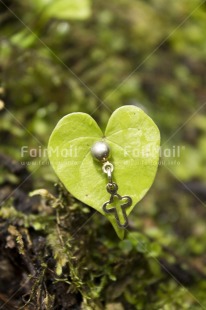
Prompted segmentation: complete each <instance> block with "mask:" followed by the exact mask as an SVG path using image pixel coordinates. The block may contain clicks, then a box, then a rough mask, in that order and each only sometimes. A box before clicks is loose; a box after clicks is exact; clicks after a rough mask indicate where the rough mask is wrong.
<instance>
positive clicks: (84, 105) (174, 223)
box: [0, 0, 206, 310]
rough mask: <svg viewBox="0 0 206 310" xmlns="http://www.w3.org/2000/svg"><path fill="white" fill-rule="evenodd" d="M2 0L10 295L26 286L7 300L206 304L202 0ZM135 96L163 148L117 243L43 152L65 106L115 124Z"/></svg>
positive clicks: (122, 305) (1, 182)
mask: <svg viewBox="0 0 206 310" xmlns="http://www.w3.org/2000/svg"><path fill="white" fill-rule="evenodd" d="M0 7H1V10H0V36H1V39H0V40H1V41H0V68H1V80H2V82H1V88H0V94H1V98H2V99H1V101H0V108H1V111H0V118H1V121H0V142H1V149H0V155H1V164H0V166H1V168H0V169H1V174H0V198H1V199H2V201H3V202H2V203H1V209H0V217H1V221H0V225H1V231H2V232H3V233H2V234H1V252H0V253H1V254H0V260H1V262H6V263H5V264H6V265H3V266H6V267H5V268H4V269H2V268H3V267H0V269H1V273H0V274H1V276H0V277H1V278H2V281H4V287H3V286H2V287H1V285H0V293H1V294H2V296H3V297H2V296H1V299H0V300H4V301H1V302H2V304H3V302H5V299H6V300H8V299H9V298H10V296H12V295H13V294H14V292H16V291H17V289H18V288H19V283H21V289H20V291H19V292H18V293H17V294H16V295H15V296H14V297H13V298H12V299H11V301H10V302H11V303H12V304H13V305H15V306H16V307H17V308H18V307H19V306H20V305H23V301H22V296H23V295H25V294H26V296H27V299H26V300H29V301H28V305H27V307H28V309H33V308H32V307H33V306H32V302H33V303H34V304H35V307H39V308H38V309H40V305H43V306H44V307H45V309H80V307H82V309H109V310H110V309H111V310H112V309H114V310H122V309H126V310H127V309H128V310H130V309H131V310H133V309H138V310H139V309H149V310H150V309H165V310H167V309H204V308H206V297H205V288H206V280H205V278H206V267H205V258H206V256H205V250H206V241H205V240H206V225H205V214H206V211H205V206H206V205H205V201H206V139H205V138H206V115H205V111H206V108H205V107H206V88H205V84H206V75H205V70H206V40H205V38H206V5H205V2H204V1H202V2H201V1H198V0H191V1H186V0H180V1H179V0H178V1H177V0H174V1H170V2H169V3H168V2H167V1H163V0H155V1H154V0H148V1H139V0H138V1H135V0H118V1H117V0H111V1H108V2H106V1H100V0H96V1H93V2H92V1H89V0H87V1H86V0H82V1H80V0H79V1H75V2H74V1H70V0H67V1H66V0H60V1H52V0H47V1H46V0H38V1H31V0H28V1H20V0H19V1H18V0H17V1H15V2H13V1H1V0H0ZM128 104H130V105H131V104H133V105H135V106H138V107H140V108H142V109H144V110H145V112H146V113H147V114H148V115H149V116H150V117H151V118H152V119H153V120H154V122H155V123H156V124H157V126H158V127H159V129H160V132H161V137H162V154H161V157H160V165H159V169H158V173H157V176H156V179H155V182H154V184H153V186H152V188H151V190H150V191H149V193H148V194H147V196H146V197H145V198H144V199H143V200H142V201H141V202H140V203H139V204H138V206H137V207H136V208H135V209H134V210H133V212H132V214H131V215H130V226H129V229H128V230H129V231H130V232H127V236H126V238H125V240H124V241H119V240H118V238H117V237H116V235H115V233H114V232H113V229H112V227H111V225H110V224H108V222H107V221H106V220H105V219H104V218H103V217H102V215H100V214H97V213H96V214H93V213H92V212H93V211H91V209H90V208H88V207H87V206H85V205H82V204H81V203H79V202H78V201H76V200H75V199H74V198H73V197H71V196H70V195H69V194H68V193H67V192H66V191H65V190H64V188H63V187H62V186H61V185H56V186H54V184H55V183H56V182H58V180H57V178H56V176H55V174H54V172H53V170H52V168H51V167H50V166H49V165H48V163H47V157H46V154H45V156H41V154H40V153H41V152H43V150H44V149H45V148H46V146H47V143H48V139H49V136H50V134H51V132H52V130H53V128H54V127H55V125H56V123H57V122H58V121H59V119H60V118H61V117H63V116H64V115H66V114H68V113H71V112H86V113H89V114H90V115H92V117H93V118H94V119H95V120H96V121H97V122H98V124H99V125H100V127H101V128H102V130H104V129H105V127H106V124H107V121H108V119H109V117H110V115H111V113H112V112H113V111H114V110H115V109H116V108H118V107H120V106H122V105H128ZM3 105H4V108H3ZM24 146H26V149H25V150H27V151H25V152H23V153H22V147H24ZM27 147H28V149H27ZM31 150H32V152H33V153H32V152H31ZM168 150H169V151H168ZM171 150H173V152H172V151H171ZM174 150H176V152H174ZM177 150H179V151H177ZM35 151H36V152H37V154H38V155H39V156H38V157H37V158H36V157H35V156H34V157H32V154H35ZM168 152H170V155H171V156H168ZM5 158H6V159H8V162H9V164H8V163H7V164H5V161H6V160H5ZM12 160H15V161H17V162H18V163H19V165H20V166H21V167H23V166H24V167H26V168H25V169H27V174H26V177H25V176H24V175H23V176H22V175H20V174H18V172H16V171H14V170H15V169H13V170H12V168H11V166H12ZM13 163H14V162H13ZM20 166H18V167H20ZM19 169H20V170H21V169H23V168H19ZM29 173H32V174H31V175H30V176H29ZM22 182H23V184H22ZM137 182H141V180H138V176H137ZM17 187H18V190H16V188H17ZM38 189H41V191H37V192H34V193H33V196H32V197H30V198H29V193H30V192H32V191H35V190H38ZM34 194H39V195H38V196H36V195H34ZM52 195H54V196H52ZM22 197H23V198H22ZM8 198H9V199H8ZM37 198H38V202H37V201H36V200H37ZM18 199H19V200H18ZM19 201H20V203H19ZM26 203H29V206H27V205H26ZM91 216H92V218H90V217H91ZM14 228H15V229H16V230H15V229H14ZM25 231H26V233H25ZM25 235H26V236H27V237H25ZM8 238H10V239H12V238H13V239H12V240H13V242H14V244H13V247H12V246H11V244H10V246H8ZM29 238H30V239H31V240H30V241H31V244H30V246H29V241H28V240H29ZM39 238H42V239H41V240H42V241H41V242H42V244H43V245H45V247H43V248H42V249H37V248H36V246H37V245H36V244H37V243H39V242H37V240H39ZM10 239H9V240H10ZM22 251H23V252H24V254H23V252H22ZM32 251H33V252H32ZM45 251H46V252H45ZM19 252H20V253H19ZM31 252H32V253H33V254H31ZM11 257H13V259H11ZM48 257H50V258H51V260H52V261H53V264H51V266H50V265H49V263H48ZM15 262H16V263H15ZM25 264H26V266H27V268H26V271H23V269H21V268H22V267H21V266H23V265H25ZM1 265H2V264H1ZM18 266H20V267H18ZM28 266H30V267H31V266H36V267H35V268H36V269H35V268H34V269H35V270H33V268H32V267H31V268H30V269H29V267H28ZM18 268H20V269H19V270H20V272H19V273H18V272H17V269H18ZM2 270H6V271H5V273H3V272H2ZM11 270H13V271H12V272H11ZM49 270H52V272H51V271H49ZM62 270H63V274H62ZM17 273H18V277H17ZM30 274H31V275H32V277H33V278H32V279H33V280H30V282H29V284H27V285H25V284H24V283H23V282H22V281H23V279H25V278H27V277H28V275H30ZM15 279H16V280H15ZM35 279H36V280H35ZM48 281H50V282H49V283H50V285H49V284H48ZM2 283H3V282H2ZM51 283H52V284H51ZM7 287H9V289H7ZM40 291H41V294H42V295H41V298H40V297H38V296H39V295H38V292H40ZM59 292H60V293H59ZM28 296H29V297H28ZM72 300H73V301H72ZM72 302H73V303H72ZM0 306H1V304H0ZM55 307H56V308H55ZM75 307H76V308H75ZM34 309H37V308H34Z"/></svg>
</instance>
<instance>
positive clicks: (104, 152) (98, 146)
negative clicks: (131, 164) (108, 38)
mask: <svg viewBox="0 0 206 310" xmlns="http://www.w3.org/2000/svg"><path fill="white" fill-rule="evenodd" d="M109 152H110V147H109V145H108V144H107V143H106V142H103V141H98V142H95V143H94V144H93V145H92V147H91V153H92V156H93V157H94V158H96V159H97V160H99V161H101V162H105V161H107V159H108V158H109Z"/></svg>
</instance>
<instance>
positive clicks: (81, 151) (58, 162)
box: [48, 106, 160, 239]
mask: <svg viewBox="0 0 206 310" xmlns="http://www.w3.org/2000/svg"><path fill="white" fill-rule="evenodd" d="M97 141H105V142H106V143H108V144H109V146H110V149H111V157H110V158H109V161H110V162H111V163H112V164H113V165H114V172H113V177H114V181H115V182H116V183H117V184H118V187H119V190H118V193H119V194H120V195H128V196H130V197H131V198H132V201H133V203H132V206H131V207H129V208H128V209H127V215H129V214H130V212H131V211H132V209H133V208H134V206H135V205H136V204H137V202H138V201H140V199H142V197H143V196H144V195H145V194H146V192H147V191H148V189H149V188H150V186H151V185H152V183H153V180H154V177H155V174H156V170H157V166H158V159H159V144H160V134H159V130H158V128H157V126H156V125H155V123H154V122H153V121H152V119H151V118H150V117H149V116H148V115H147V114H145V112H144V111H142V110H141V109H139V108H137V107H135V106H123V107H121V108H119V109H117V110H116V111H115V112H114V113H113V114H112V116H111V117H110V119H109V122H108V124H107V127H106V131H105V134H103V133H102V131H101V129H100V128H99V126H98V125H97V123H96V122H95V121H94V119H93V118H92V117H91V116H90V115H88V114H86V113H71V114H68V115H66V116H65V117H63V118H62V119H61V120H60V121H59V122H58V124H57V126H56V127H55V129H54V131H53V132H52V135H51V137H50V140H49V145H48V155H49V159H50V162H51V165H52V167H53V169H54V171H55V172H56V174H57V176H58V177H59V179H60V180H61V181H62V182H63V184H64V185H65V187H66V188H67V190H68V191H69V192H70V193H71V194H72V195H73V196H74V197H76V198H77V199H79V200H81V201H82V202H84V203H85V204H87V205H89V206H91V207H93V208H94V209H96V210H97V211H99V212H100V213H102V214H103V215H105V216H106V217H107V218H108V219H109V220H110V222H111V223H112V225H113V227H114V229H115V230H116V232H117V234H118V236H119V237H120V238H121V239H122V238H123V237H124V229H121V228H120V227H119V226H118V224H117V223H116V220H115V218H114V216H113V215H112V214H105V213H104V211H103V209H102V206H103V204H104V203H105V202H106V201H108V200H109V198H110V194H109V193H108V192H107V191H106V188H105V187H106V184H107V178H106V175H105V174H104V173H103V172H102V164H101V163H99V162H97V161H96V160H94V159H93V157H92V155H91V147H92V145H93V144H94V143H95V142H97Z"/></svg>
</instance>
